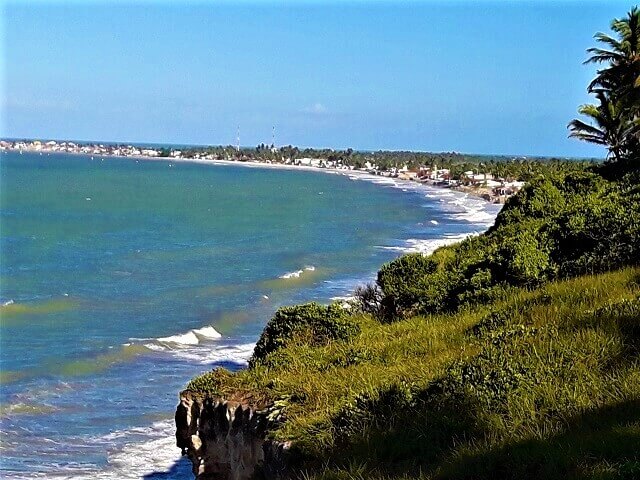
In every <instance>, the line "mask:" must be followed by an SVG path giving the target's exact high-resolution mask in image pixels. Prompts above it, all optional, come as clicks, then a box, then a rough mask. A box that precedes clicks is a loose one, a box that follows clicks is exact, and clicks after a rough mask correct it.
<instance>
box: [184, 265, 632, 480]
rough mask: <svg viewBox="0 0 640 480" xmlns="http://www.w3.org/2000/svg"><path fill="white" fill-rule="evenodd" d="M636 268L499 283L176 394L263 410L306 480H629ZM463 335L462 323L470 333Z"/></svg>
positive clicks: (368, 323) (367, 322)
mask: <svg viewBox="0 0 640 480" xmlns="http://www.w3.org/2000/svg"><path fill="white" fill-rule="evenodd" d="M639 293H640V269H638V268H627V269H624V270H620V271H616V272H612V273H606V274H601V275H597V276H582V277H578V278H575V279H572V280H567V281H560V282H553V283H549V284H547V285H545V286H542V287H540V288H538V289H537V290H526V289H516V288H514V289H513V290H512V291H510V292H509V295H507V297H506V298H507V299H506V300H500V301H497V302H495V303H493V304H488V305H482V306H478V307H474V308H472V309H462V310H460V311H458V312H457V313H453V314H442V315H431V316H424V317H414V318H409V319H406V320H402V321H397V322H394V323H389V324H381V323H379V322H377V321H375V320H373V319H372V318H370V317H368V316H365V315H363V316H360V317H358V318H357V321H358V322H359V323H360V326H361V333H360V334H358V335H357V336H355V337H354V338H352V339H351V340H349V341H334V342H332V343H330V344H328V345H325V346H316V347H312V346H308V345H305V344H304V342H297V343H294V344H290V345H289V346H287V347H286V348H283V349H281V350H279V351H277V352H275V353H273V354H271V356H270V357H269V362H268V363H269V364H270V365H271V366H270V367H265V366H262V365H258V366H256V367H255V368H253V369H249V370H243V371H240V372H238V373H235V374H230V373H228V372H226V371H223V370H218V371H214V372H212V373H209V374H205V375H204V376H202V377H198V378H196V379H194V380H193V381H192V382H191V383H190V384H189V386H188V388H189V389H191V390H195V391H200V392H203V393H209V394H216V395H224V396H226V397H230V398H244V399H246V400H248V401H250V402H252V403H254V404H255V405H256V406H265V405H267V406H271V408H272V409H273V414H274V416H278V415H280V419H281V420H283V421H282V422H281V423H280V424H279V427H278V428H277V429H275V430H274V431H272V432H271V435H272V436H273V437H275V438H277V439H281V440H293V441H294V453H295V455H296V458H298V459H299V461H300V471H302V472H307V473H302V474H301V475H302V476H305V477H308V478H315V477H321V478H405V477H412V478H413V477H415V476H421V477H424V478H514V479H515V478H523V477H533V476H539V477H540V478H640V359H639V356H638V353H639V352H640V303H639V300H638V295H639ZM474 327H475V328H474Z"/></svg>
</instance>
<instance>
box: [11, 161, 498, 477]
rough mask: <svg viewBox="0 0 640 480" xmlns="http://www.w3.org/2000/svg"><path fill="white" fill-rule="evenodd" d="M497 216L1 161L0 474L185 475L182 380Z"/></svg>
mask: <svg viewBox="0 0 640 480" xmlns="http://www.w3.org/2000/svg"><path fill="white" fill-rule="evenodd" d="M498 209H499V207H497V206H494V205H489V204H487V203H485V202H483V201H481V200H478V199H473V198H470V197H467V196H464V195H462V194H458V193H454V192H450V191H447V190H440V189H429V188H424V187H421V186H417V185H416V184H405V183H402V182H399V181H394V180H389V179H379V178H375V177H362V176H358V175H352V174H348V175H343V174H335V173H334V174H328V173H320V172H308V171H300V170H299V171H293V170H279V169H267V168H249V167H246V166H235V165H234V166H220V165H218V166H212V165H201V164H193V163H175V162H170V161H142V160H140V161H136V160H132V159H117V158H113V157H106V158H104V160H101V158H99V157H95V158H94V159H91V157H88V156H72V155H46V154H45V155H36V154H26V153H25V154H23V155H20V154H18V153H15V152H11V153H2V154H0V266H1V270H0V302H1V303H2V305H3V306H2V307H0V308H1V310H0V318H1V321H0V368H1V373H0V375H1V376H0V380H1V382H0V476H2V477H4V478H33V477H37V476H42V477H47V478H50V477H55V476H60V477H65V478H190V465H189V464H188V463H186V462H184V461H181V460H180V452H179V450H178V449H177V448H176V447H175V446H174V437H173V433H174V432H173V422H172V417H173V411H174V408H175V405H176V403H177V398H178V397H177V395H178V392H179V391H180V390H181V389H182V388H183V387H184V385H185V384H186V382H187V381H188V380H189V379H190V378H191V377H192V376H194V375H196V374H198V373H201V372H203V371H206V370H208V369H210V368H212V367H213V366H216V365H224V366H227V367H229V368H239V367H241V366H242V365H244V363H245V361H246V359H247V358H248V356H249V355H250V353H251V349H252V345H253V343H254V342H255V341H256V339H257V337H258V335H259V334H260V331H261V329H262V327H263V326H264V324H265V322H266V321H267V320H268V318H269V317H270V315H271V314H272V313H273V312H274V310H275V309H276V308H277V307H278V306H280V305H283V304H288V303H293V302H301V301H308V300H318V301H322V302H327V301H329V300H330V299H331V298H333V297H338V296H344V295H348V294H349V293H350V292H351V291H352V290H353V287H354V286H355V285H357V284H359V283H363V282H364V281H367V280H370V279H371V278H373V275H374V273H375V271H376V270H377V269H378V267H379V266H380V265H381V264H382V263H383V262H385V261H388V260H391V259H392V258H395V257H396V256H397V255H399V254H400V253H401V252H402V251H408V250H411V249H414V250H415V249H418V250H424V251H428V250H431V249H433V248H434V247H435V246H437V245H439V244H441V243H442V242H446V241H450V240H451V239H452V238H459V237H461V236H463V235H466V234H469V233H472V232H479V231H482V230H484V229H485V228H486V227H487V226H488V225H489V224H490V223H491V222H492V219H493V218H494V217H495V214H496V213H497V211H498ZM218 333H219V334H220V338H218Z"/></svg>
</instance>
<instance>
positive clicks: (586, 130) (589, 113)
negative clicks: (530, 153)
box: [568, 7, 640, 161]
mask: <svg viewBox="0 0 640 480" xmlns="http://www.w3.org/2000/svg"><path fill="white" fill-rule="evenodd" d="M611 29H612V30H613V31H614V32H615V33H616V36H617V38H614V37H612V36H610V35H607V34H605V33H598V34H596V35H595V38H596V40H597V41H598V42H600V43H602V44H604V45H605V46H606V47H605V48H599V47H593V48H589V49H588V50H587V52H589V53H590V54H591V56H590V57H589V58H588V59H587V61H586V62H585V63H597V64H606V67H605V68H603V69H601V70H598V74H597V76H596V78H594V79H593V81H592V82H591V83H590V84H589V87H588V89H587V90H588V91H589V93H593V94H595V96H596V98H597V100H598V102H599V105H583V106H581V107H580V109H579V110H578V112H579V113H580V114H581V115H584V116H586V117H588V118H589V119H590V120H591V121H592V122H593V123H592V124H589V123H586V122H583V121H582V120H573V121H571V122H570V123H569V125H568V128H569V130H570V134H569V136H570V137H574V138H578V139H580V140H584V141H586V142H591V143H596V144H598V145H603V146H606V147H607V148H608V150H609V157H610V158H612V159H613V160H616V161H619V160H621V159H622V158H623V157H630V156H631V157H635V156H638V155H640V10H639V9H638V8H637V7H634V8H632V9H631V11H630V12H629V13H628V14H627V16H626V17H625V18H623V19H614V20H613V21H612V22H611Z"/></svg>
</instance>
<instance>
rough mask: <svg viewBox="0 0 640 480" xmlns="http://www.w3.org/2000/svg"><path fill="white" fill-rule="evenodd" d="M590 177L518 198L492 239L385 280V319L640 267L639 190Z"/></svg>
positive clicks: (582, 174) (392, 270) (568, 178)
mask: <svg viewBox="0 0 640 480" xmlns="http://www.w3.org/2000/svg"><path fill="white" fill-rule="evenodd" d="M634 175H635V174H628V175H627V176H626V177H624V178H622V179H621V180H618V181H610V180H606V179H604V178H602V177H601V176H600V175H598V173H594V172H589V171H578V172H574V171H572V172H565V173H564V174H560V173H556V174H554V175H550V176H549V178H540V179H538V180H535V181H533V182H532V183H531V184H529V185H527V186H526V187H525V188H524V189H523V190H522V191H521V192H520V193H519V194H517V195H516V196H514V197H513V198H511V199H510V200H509V201H508V202H507V204H506V205H505V206H504V208H503V210H502V211H501V212H500V214H499V215H498V218H497V220H496V223H495V225H494V226H493V227H492V228H491V229H490V230H489V231H488V232H487V233H485V234H483V235H480V236H478V237H475V238H470V239H467V240H465V241H464V242H462V243H460V244H457V245H453V246H450V247H443V248H442V249H440V250H438V251H436V252H435V253H434V254H433V255H432V256H430V257H422V258H421V255H420V254H411V255H406V256H404V257H401V258H399V259H397V260H394V261H393V262H391V263H389V264H387V265H385V266H384V267H383V268H382V269H381V270H380V273H379V274H378V281H377V284H378V287H379V289H380V291H381V300H380V303H381V305H382V307H383V308H382V310H381V311H382V313H383V315H382V316H383V317H384V318H385V319H386V320H391V319H394V318H401V317H403V316H406V315H408V314H409V315H410V314H415V313H423V314H424V313H434V312H440V311H453V310H455V309H456V308H458V307H460V306H461V305H465V304H472V303H479V302H480V303H486V302H490V301H494V300H496V299H498V298H502V297H504V295H505V294H507V292H508V289H509V288H512V287H516V286H526V287H533V286H536V285H539V284H541V283H544V282H547V281H549V280H553V279H557V278H567V277H573V276H576V275H581V274H584V273H598V272H604V271H607V270H612V269H616V268H620V267H622V266H625V265H635V264H637V263H638V261H640V192H639V191H638V186H637V184H636V183H635V182H634V179H635V178H636V177H635V176H634Z"/></svg>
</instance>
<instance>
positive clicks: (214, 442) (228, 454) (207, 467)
mask: <svg viewBox="0 0 640 480" xmlns="http://www.w3.org/2000/svg"><path fill="white" fill-rule="evenodd" d="M269 414H270V412H269V411H268V410H267V409H264V410H257V409H254V408H253V407H251V406H250V405H248V404H247V403H243V402H234V401H227V400H224V399H222V398H220V397H214V396H203V395H199V394H196V393H194V392H191V391H189V390H185V391H184V392H182V393H181V394H180V404H179V405H178V407H177V409H176V415H175V420H176V440H177V445H178V447H179V448H181V449H182V454H183V455H188V457H189V459H190V460H191V463H192V465H193V473H194V475H195V477H196V479H198V480H208V479H212V480H213V479H216V480H248V479H250V478H256V477H258V478H260V477H262V478H265V479H270V478H277V477H278V476H280V475H281V474H282V473H283V472H284V470H285V464H286V462H285V460H286V453H287V451H288V447H289V444H288V443H281V442H275V441H272V440H269V439H267V438H266V433H267V427H268V426H269V424H270V423H273V422H272V421H271V420H270V415H269Z"/></svg>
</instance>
